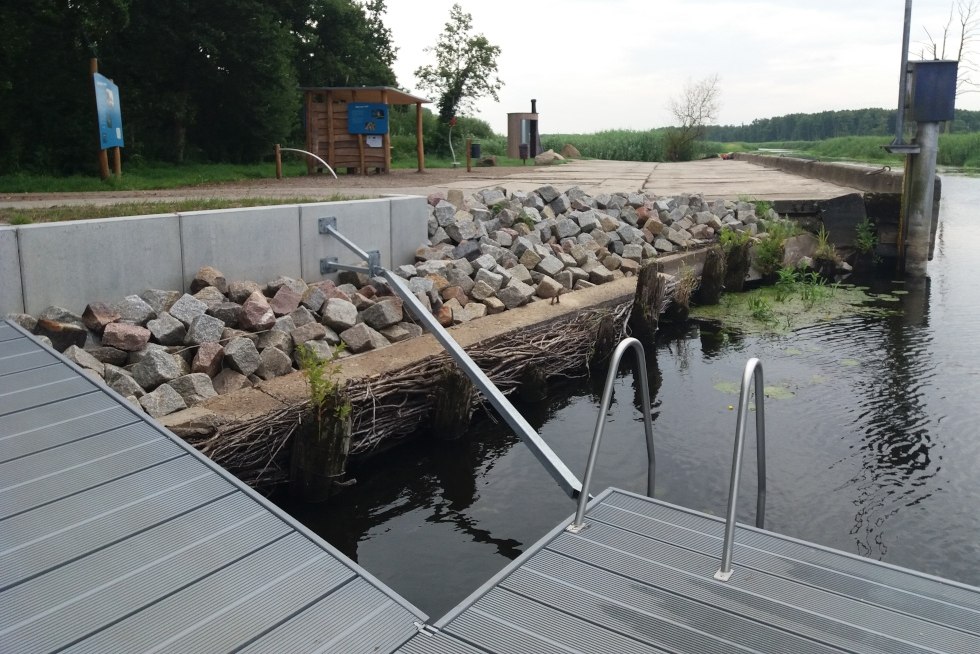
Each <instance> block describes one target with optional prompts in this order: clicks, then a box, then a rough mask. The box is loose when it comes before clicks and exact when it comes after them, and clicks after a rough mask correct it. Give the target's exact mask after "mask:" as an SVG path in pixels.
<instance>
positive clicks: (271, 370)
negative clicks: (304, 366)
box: [255, 347, 293, 379]
mask: <svg viewBox="0 0 980 654" xmlns="http://www.w3.org/2000/svg"><path fill="white" fill-rule="evenodd" d="M292 371H293V362H292V360H291V359H290V358H289V355H288V354H286V353H285V352H283V351H282V350H280V349H278V348H275V347H270V348H267V349H265V350H262V354H260V355H259V367H258V368H257V369H256V371H255V374H256V375H258V376H259V377H261V378H262V379H273V378H274V377H282V376H283V375H288V374H289V373H291V372H292Z"/></svg>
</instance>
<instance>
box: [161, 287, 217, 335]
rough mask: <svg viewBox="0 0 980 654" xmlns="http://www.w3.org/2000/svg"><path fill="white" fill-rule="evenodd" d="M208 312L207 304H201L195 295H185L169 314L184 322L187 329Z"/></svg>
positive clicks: (175, 303)
mask: <svg viewBox="0 0 980 654" xmlns="http://www.w3.org/2000/svg"><path fill="white" fill-rule="evenodd" d="M207 310H208V305H207V304H205V303H204V302H201V301H200V300H198V299H197V298H196V297H194V296H193V295H188V294H187V293H185V294H184V295H182V296H181V297H180V299H179V300H177V301H176V302H174V303H173V304H172V305H171V306H170V311H168V313H169V314H170V315H171V316H173V317H174V318H176V319H177V320H179V321H180V322H182V323H183V324H184V326H185V327H189V326H190V324H191V323H192V322H194V319H195V318H197V317H198V316H203V315H204V314H205V313H206V312H207Z"/></svg>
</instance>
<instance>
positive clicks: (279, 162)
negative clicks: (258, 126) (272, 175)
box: [275, 143, 282, 179]
mask: <svg viewBox="0 0 980 654" xmlns="http://www.w3.org/2000/svg"><path fill="white" fill-rule="evenodd" d="M275 152H276V179H282V146H280V145H279V144H278V143H276V150H275Z"/></svg>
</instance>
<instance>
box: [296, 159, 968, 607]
mask: <svg viewBox="0 0 980 654" xmlns="http://www.w3.org/2000/svg"><path fill="white" fill-rule="evenodd" d="M943 183H944V199H943V210H942V222H941V224H940V232H939V234H938V236H937V246H936V255H935V260H934V261H933V262H932V263H931V264H930V266H929V277H930V278H929V280H927V281H926V283H924V284H918V285H913V284H910V283H906V284H902V283H896V282H893V281H891V280H888V279H884V280H880V281H878V282H875V284H874V287H873V288H872V291H874V292H878V293H884V292H889V293H890V292H893V291H897V292H898V295H896V296H895V297H897V298H898V302H888V303H885V304H884V306H887V307H889V308H893V309H897V310H898V313H897V315H891V316H887V317H880V316H879V317H852V318H848V319H845V320H841V321H837V322H835V323H833V324H824V325H819V326H815V327H810V328H806V329H803V330H800V331H798V332H795V333H793V334H791V335H789V336H783V337H765V338H762V337H753V336H748V337H744V338H742V339H720V338H718V335H717V334H713V333H710V332H708V331H702V330H701V329H700V328H698V327H697V326H692V327H690V328H688V329H686V330H685V331H683V332H681V333H677V334H664V335H663V336H662V338H661V339H660V341H659V342H658V343H657V346H656V348H655V350H656V351H655V354H654V353H651V355H650V356H649V357H648V358H649V359H650V360H649V361H648V362H647V365H648V370H649V372H650V380H651V385H652V386H653V389H652V393H653V395H654V398H653V414H654V431H655V438H656V442H657V461H658V467H657V497H658V498H660V499H663V500H666V501H668V502H672V503H675V504H679V505H682V506H687V507H691V508H694V509H697V510H700V511H705V512H708V513H713V514H716V515H724V512H725V504H726V501H727V491H728V475H729V467H730V465H731V447H732V441H733V436H734V428H735V412H734V411H731V410H729V408H728V407H729V405H733V404H737V399H738V398H737V395H732V394H728V393H726V392H724V391H723V390H719V388H724V387H725V385H726V384H728V385H730V384H733V383H738V381H739V380H740V379H741V373H742V368H743V366H744V365H745V361H746V360H748V359H749V358H750V357H753V356H756V357H759V358H760V359H761V360H762V361H763V364H764V368H765V378H766V386H775V387H780V388H781V389H784V391H788V392H783V393H780V394H779V396H780V397H779V398H778V399H777V398H770V399H769V400H768V401H767V403H766V418H767V436H768V442H767V454H768V503H767V511H766V527H767V528H768V529H772V530H774V531H777V532H780V533H783V534H788V535H790V536H794V537H797V538H802V539H806V540H810V541H814V542H817V543H821V544H824V545H828V546H831V547H835V548H838V549H841V550H844V551H846V552H852V553H856V554H860V555H863V556H867V557H871V558H874V559H879V560H883V561H887V562H890V563H894V564H897V565H902V566H906V567H910V568H914V569H917V570H922V571H924V572H929V573H932V574H937V575H941V576H945V577H950V578H953V579H957V580H959V581H962V582H965V583H970V584H975V585H980V565H978V564H980V544H978V543H980V511H978V510H977V508H978V507H980V475H978V474H976V469H977V467H978V465H980V430H978V428H977V425H978V423H980V404H978V403H980V343H977V342H976V340H975V339H976V335H977V331H976V325H977V324H980V289H978V288H977V282H978V280H980V257H978V256H977V252H978V249H980V220H977V207H980V179H970V178H965V177H953V176H947V177H945V178H944V181H943ZM601 384H602V380H593V381H591V382H590V381H584V380H583V381H581V382H577V383H569V384H566V385H564V386H562V387H560V388H553V389H552V391H553V392H552V393H551V399H549V400H548V401H547V402H544V403H541V404H537V405H533V406H521V407H520V408H521V410H522V412H524V414H525V416H526V417H527V418H528V420H529V422H530V423H531V424H532V425H533V426H534V427H535V428H538V429H539V430H540V433H541V434H542V436H543V437H544V439H545V440H546V441H547V442H548V443H549V444H551V446H552V447H553V448H554V449H555V451H556V452H557V453H558V455H559V456H560V457H562V459H564V460H565V461H566V462H567V463H568V465H569V466H570V467H571V469H572V470H573V471H576V473H577V474H579V475H580V476H581V474H582V472H581V471H582V470H584V465H585V458H586V455H587V451H588V442H589V440H590V439H591V436H592V430H593V427H594V425H595V420H596V412H597V410H598V403H599V397H598V394H599V393H600V392H601ZM784 396H785V397H784ZM639 406H640V404H639V400H638V398H637V397H636V389H635V385H634V382H633V377H632V373H631V372H630V371H629V370H628V367H624V373H623V374H622V375H621V376H620V377H619V379H618V380H617V383H616V396H615V400H614V402H613V405H612V407H611V409H610V413H609V418H608V423H607V428H606V435H605V439H604V450H603V452H601V453H600V457H599V465H598V467H597V471H596V478H595V482H594V483H595V488H596V489H597V490H601V489H602V488H605V487H606V486H609V485H615V486H618V487H620V488H626V489H628V490H633V491H636V492H644V491H645V487H646V463H645V455H644V453H643V428H642V421H641V419H640V415H639V411H638V407H639ZM749 424H750V431H749V433H750V434H751V433H752V431H751V424H752V421H751V420H750V423H749ZM754 459H755V453H754V447H753V444H752V442H751V440H750V442H749V444H748V447H747V452H746V459H745V464H746V465H745V470H744V472H743V477H742V479H743V481H742V490H741V492H742V494H741V498H742V501H741V502H740V508H739V512H738V519H739V520H740V521H744V522H747V523H752V522H753V521H754V519H755V518H754V510H755V466H754ZM354 474H355V476H357V477H358V478H359V484H358V485H357V486H356V488H354V489H352V490H351V491H350V492H349V493H347V494H346V495H345V496H344V497H343V499H342V501H341V502H338V503H336V504H335V505H333V506H329V507H295V506H293V507H288V508H289V510H290V511H292V512H293V513H294V514H295V515H297V516H298V517H299V518H300V519H302V520H303V521H304V522H305V523H306V524H308V525H309V526H310V527H311V528H313V529H315V530H316V531H318V532H319V533H320V534H322V535H323V536H324V537H325V538H326V539H327V540H328V541H330V542H331V543H333V544H334V545H335V546H337V547H338V548H339V549H341V550H342V551H343V552H344V553H345V554H347V555H348V556H350V557H352V558H354V559H356V560H357V561H358V562H359V563H360V564H361V565H363V566H364V567H365V568H367V569H368V570H369V571H370V572H372V573H373V574H374V575H376V576H377V577H378V578H380V579H381V580H382V581H384V582H385V583H387V584H389V585H390V586H392V587H393V588H394V589H395V590H396V591H398V592H399V593H401V594H403V595H404V596H405V597H407V598H408V599H409V600H410V601H412V602H414V603H415V604H416V605H418V606H419V607H420V608H422V609H423V610H424V611H426V612H427V613H429V614H430V615H432V616H441V615H442V614H444V613H445V612H446V611H448V610H449V609H450V608H452V607H453V606H455V605H456V604H457V603H459V602H460V601H461V600H462V599H463V598H465V597H466V596H467V595H468V594H469V593H471V592H472V591H474V590H476V589H477V588H478V587H479V586H480V585H481V584H483V583H484V582H486V581H487V580H488V579H489V578H490V577H491V576H492V575H493V574H495V573H496V572H497V571H499V570H500V569H501V568H502V567H504V566H505V565H506V564H507V563H508V562H509V561H510V560H511V559H513V558H514V557H516V556H517V555H518V554H520V553H521V552H522V551H524V550H525V549H526V548H527V547H529V546H530V545H531V544H533V543H534V542H535V541H537V540H538V539H540V538H542V537H543V536H545V535H546V534H547V532H548V531H550V530H551V529H552V528H553V527H554V526H555V525H557V524H558V522H559V521H561V520H562V519H564V518H566V517H567V516H569V515H570V514H571V513H572V512H573V511H574V505H573V503H572V501H571V500H569V499H568V498H567V497H566V496H565V495H564V494H563V493H562V492H561V491H560V490H559V489H558V487H557V486H556V485H555V484H554V482H552V481H551V478H550V476H549V475H548V474H547V473H546V472H545V471H544V470H543V469H542V468H541V466H540V465H539V464H538V463H537V461H536V460H535V459H534V457H533V456H532V455H531V454H530V453H529V451H528V450H527V449H526V448H525V447H524V446H523V445H521V444H520V443H519V442H518V441H517V439H516V437H514V436H513V435H511V434H510V433H509V432H508V430H507V429H506V428H505V427H502V426H497V425H494V424H492V423H491V422H489V421H484V422H483V424H481V425H480V426H478V427H477V428H475V429H473V430H472V433H471V437H470V438H469V439H468V440H466V441H464V442H456V443H440V442H436V441H432V442H421V443H416V444H413V445H411V446H409V447H403V448H400V449H398V450H396V451H394V452H392V453H391V454H390V455H387V456H385V457H383V458H382V459H381V460H376V461H374V462H372V463H371V464H370V466H369V468H367V469H365V470H360V471H354Z"/></svg>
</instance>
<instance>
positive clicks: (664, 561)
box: [399, 489, 980, 654]
mask: <svg viewBox="0 0 980 654" xmlns="http://www.w3.org/2000/svg"><path fill="white" fill-rule="evenodd" d="M585 522H586V525H587V527H586V529H585V530H584V531H582V532H580V533H578V534H572V533H569V532H567V531H565V530H564V526H565V525H561V526H560V527H559V528H557V529H556V530H555V531H553V532H552V533H551V534H549V535H548V536H546V537H545V538H544V539H542V540H541V541H540V542H539V543H537V544H536V545H535V546H533V547H532V548H530V549H529V550H528V551H527V552H526V553H525V554H524V555H522V556H521V557H520V558H519V559H517V560H516V561H514V563H512V564H511V565H510V566H508V567H507V568H506V569H505V570H504V571H502V572H501V573H500V574H499V575H497V576H496V577H495V578H494V579H492V580H491V581H490V582H488V583H487V584H486V585H485V586H484V587H483V588H481V589H480V590H478V591H477V592H475V593H474V594H473V595H472V596H471V597H470V598H468V599H467V600H466V601H464V602H463V603H462V604H461V605H460V606H459V607H457V608H456V609H454V610H453V611H451V612H450V613H449V614H448V615H447V616H446V617H444V618H442V619H441V620H440V621H438V622H437V623H436V624H435V627H436V628H437V629H438V633H436V634H433V633H420V634H418V635H416V636H415V637H414V638H413V639H412V640H411V641H410V642H409V643H407V644H406V645H405V646H404V647H403V648H402V649H401V650H399V651H400V652H404V653H405V654H424V653H431V652H439V653H444V654H478V653H487V652H514V653H516V652H555V653H557V652H563V653H564V652H588V653H590V654H593V653H599V652H608V653H610V654H613V653H615V654H624V653H631V652H637V653H639V652H692V653H697V654H703V653H706V652H794V653H800V654H809V653H814V654H817V653H829V652H859V653H861V654H865V653H885V652H903V653H913V652H956V653H960V654H976V653H977V652H980V588H975V587H970V586H966V585H963V584H959V583H956V582H952V581H948V580H943V579H939V578H936V577H932V576H929V575H924V574H920V573H917V572H914V571H911V570H905V569H902V568H897V567H895V566H891V565H887V564H883V563H879V562H876V561H871V560H869V559H862V558H860V557H856V556H852V555H849V554H845V553H843V552H837V551H835V550H830V549H828V548H824V547H821V546H817V545H813V544H810V543H805V542H802V541H798V540H795V539H791V538H787V537H784V536H780V535H778V534H773V533H770V532H765V531H762V530H758V529H755V528H753V527H743V526H741V525H740V526H739V527H738V529H737V533H736V538H735V552H734V566H733V567H734V574H733V575H732V578H731V580H730V581H729V582H728V583H723V582H719V581H717V580H715V579H714V577H713V575H714V573H715V571H716V570H717V569H718V564H719V558H720V554H721V543H722V537H723V532H724V522H723V521H722V520H720V519H718V518H715V517H712V516H707V515H704V514H700V513H697V512H694V511H689V510H686V509H682V508H680V507H676V506H673V505H669V504H665V503H663V502H659V501H655V500H650V499H648V498H645V497H641V496H638V495H634V494H631V493H627V492H624V491H619V490H615V489H610V490H607V491H606V492H604V493H603V494H602V495H600V496H599V497H598V498H597V499H596V500H594V501H593V502H592V503H591V505H590V508H589V511H588V513H587V514H586V521H585ZM566 524H568V523H566Z"/></svg>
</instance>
